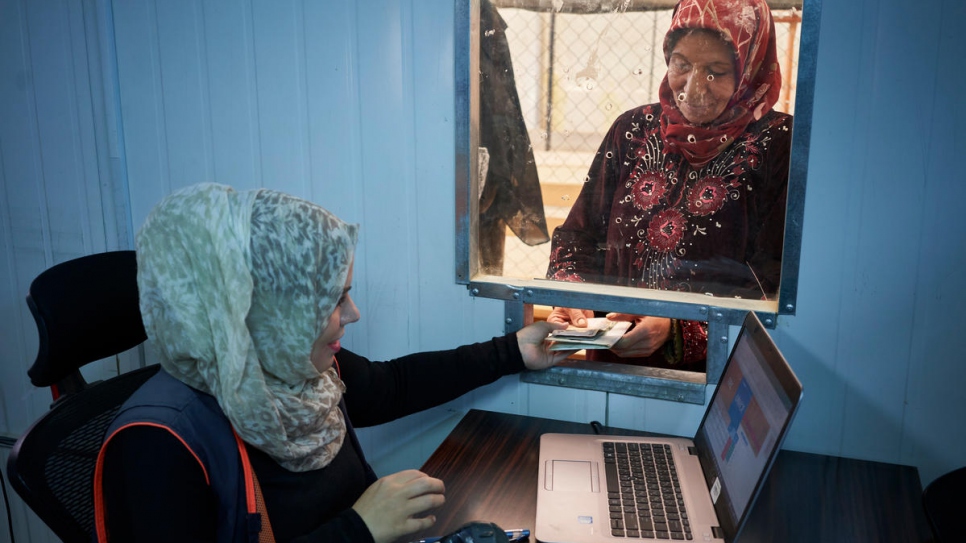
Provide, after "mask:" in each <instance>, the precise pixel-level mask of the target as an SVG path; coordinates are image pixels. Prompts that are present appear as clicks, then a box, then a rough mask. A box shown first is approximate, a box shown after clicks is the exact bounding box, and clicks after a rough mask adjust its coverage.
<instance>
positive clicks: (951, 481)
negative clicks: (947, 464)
mask: <svg viewBox="0 0 966 543" xmlns="http://www.w3.org/2000/svg"><path fill="white" fill-rule="evenodd" d="M964 488H966V467H961V468H959V469H956V470H953V471H950V472H949V473H946V474H944V475H940V476H939V477H937V478H936V479H934V480H933V482H931V483H929V484H928V485H926V489H925V490H923V491H922V506H923V508H924V509H925V510H926V518H927V519H929V525H930V527H931V528H932V531H933V535H935V536H936V541H937V543H949V542H952V541H962V540H963V527H962V521H963V520H962V519H963V512H964V511H966V495H964V494H963V489H964Z"/></svg>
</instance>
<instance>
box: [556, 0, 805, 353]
mask: <svg viewBox="0 0 966 543" xmlns="http://www.w3.org/2000/svg"><path fill="white" fill-rule="evenodd" d="M664 56H665V59H666V61H667V66H668V69H667V74H666V75H665V77H664V79H663V81H662V82H661V86H660V102H659V103H656V104H649V105H645V106H640V107H637V108H634V109H632V110H630V111H627V112H625V113H624V114H622V115H621V116H620V117H618V119H617V120H616V121H615V122H614V124H613V125H612V126H611V128H610V130H609V131H608V133H607V135H606V137H605V138H604V140H603V142H602V143H601V145H600V148H599V150H598V151H597V155H596V156H595V158H594V161H593V164H592V165H591V167H590V172H589V174H588V178H587V182H586V183H585V184H584V186H583V188H582V190H581V192H580V195H579V196H578V198H577V199H576V201H575V203H574V206H573V208H572V209H571V211H570V214H569V215H568V217H567V220H566V221H565V222H564V223H563V224H562V225H561V226H560V227H558V228H557V229H556V230H555V231H554V234H553V241H552V246H551V252H550V266H549V268H548V270H547V277H548V278H550V279H555V280H560V281H586V282H592V283H604V284H612V285H621V286H630V287H641V288H649V289H659V290H674V291H681V292H695V293H703V294H706V295H710V296H725V297H729V298H732V297H740V298H753V299H766V298H773V297H774V296H775V295H776V293H777V290H778V282H779V274H780V271H781V254H782V241H783V236H784V221H785V195H786V189H787V185H788V167H789V150H790V145H791V134H792V132H791V128H792V118H791V116H790V115H787V114H784V113H779V112H777V111H775V110H773V109H772V106H774V104H775V103H776V101H777V100H778V96H779V91H780V89H781V74H780V71H779V66H778V59H777V53H776V47H775V30H774V23H773V22H772V16H771V11H770V10H769V8H768V5H767V4H766V3H765V1H764V0H727V1H726V0H682V1H681V2H680V3H679V4H678V5H677V7H676V8H675V10H674V13H673V16H672V20H671V26H670V29H669V30H668V32H667V34H666V35H665V38H664ZM589 316H593V312H590V311H586V310H580V309H570V308H555V309H554V311H553V312H552V313H551V315H550V317H549V318H548V320H549V321H550V322H557V323H573V324H575V325H577V326H583V325H584V323H585V322H586V321H585V320H584V319H586V318H587V317H589ZM608 318H611V319H614V320H628V321H631V322H633V323H634V324H633V326H632V328H631V329H630V330H629V331H628V332H627V333H626V334H625V335H624V336H623V337H622V338H621V340H620V341H619V342H618V343H617V344H616V345H615V346H614V347H613V348H612V349H611V351H610V352H607V351H594V352H588V357H589V358H592V359H598V360H608V361H616V362H622V363H630V364H638V365H647V366H658V367H677V368H687V369H703V364H704V360H705V357H706V353H707V331H706V328H705V325H704V324H703V323H700V322H689V321H677V320H671V319H666V318H660V317H648V316H638V315H627V314H610V315H608Z"/></svg>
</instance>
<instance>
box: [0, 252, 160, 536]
mask: <svg viewBox="0 0 966 543" xmlns="http://www.w3.org/2000/svg"><path fill="white" fill-rule="evenodd" d="M27 305H28V306H29V307H30V311H31V313H32V314H33V316H34V319H35V320H36V323H37V332H38V334H39V336H40V345H39V350H38V353H37V359H36V361H35V362H34V363H33V365H32V366H31V367H30V369H29V370H28V371H27V374H28V375H29V376H30V382H31V383H33V384H34V386H38V387H50V388H51V393H52V394H53V397H54V401H53V404H52V405H51V410H50V411H49V412H47V413H46V414H45V415H44V416H42V417H41V418H40V419H39V420H38V421H36V422H35V423H34V424H33V425H31V426H30V428H28V429H27V431H26V432H25V433H24V434H23V435H22V436H21V437H20V438H19V439H18V440H17V443H16V444H15V445H14V447H13V450H12V451H11V452H10V457H9V458H8V460H7V473H8V474H9V477H10V484H11V486H12V487H13V488H14V490H16V491H17V493H18V494H19V495H20V496H21V498H23V500H24V502H25V503H26V504H27V505H28V506H29V507H30V508H31V509H33V511H34V512H35V513H37V515H38V516H39V517H40V519H41V520H43V521H44V523H45V524H47V526H49V527H50V529H51V530H53V532H54V534H56V535H57V537H59V538H61V539H62V540H63V541H65V542H67V543H71V542H74V541H77V542H84V543H89V542H90V541H91V538H92V534H93V532H94V501H93V498H94V491H93V479H94V465H95V463H96V460H97V453H98V451H99V450H100V447H101V443H102V442H103V440H104V433H105V431H106V430H107V426H108V425H109V424H110V423H111V421H112V420H113V418H114V415H115V414H116V413H117V410H118V408H119V407H120V406H121V404H122V403H124V401H125V400H126V399H127V398H128V397H129V396H130V395H131V394H132V393H133V392H134V391H135V390H137V388H138V387H139V386H141V384H142V383H143V382H144V381H146V380H147V379H148V378H150V377H151V376H152V375H154V374H155V373H156V372H157V371H158V366H157V365H152V366H148V367H145V368H140V369H138V370H135V371H131V372H127V373H124V374H122V375H120V376H117V377H113V378H111V379H108V380H105V381H98V382H95V383H90V384H89V383H87V382H86V381H85V380H84V378H83V376H82V375H81V373H80V368H81V367H82V366H84V365H86V364H89V363H91V362H94V361H96V360H100V359H103V358H108V357H111V356H116V355H117V354H119V353H122V352H124V351H126V350H128V349H131V348H133V347H136V346H137V345H139V344H141V343H143V342H144V341H145V340H146V339H147V335H146V334H145V331H144V324H143V322H142V321H141V312H140V310H139V308H138V290H137V261H136V259H135V253H134V251H114V252H107V253H99V254H94V255H89V256H84V257H81V258H77V259H74V260H70V261H67V262H63V263H61V264H58V265H56V266H53V267H51V268H49V269H48V270H46V271H44V272H43V273H41V274H40V275H38V276H37V277H36V278H35V279H34V281H33V282H32V283H31V285H30V291H29V293H28V295H27Z"/></svg>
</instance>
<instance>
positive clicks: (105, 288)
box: [27, 251, 147, 398]
mask: <svg viewBox="0 0 966 543" xmlns="http://www.w3.org/2000/svg"><path fill="white" fill-rule="evenodd" d="M27 306H28V307H29V308H30V312H31V313H32V314H33V316H34V320H35V321H36V323H37V333H38V335H39V339H40V345H39V348H38V350H37V359H36V360H35V361H34V363H33V365H32V366H31V367H30V369H29V370H27V375H29V376H30V382H31V383H33V385H34V386H38V387H51V391H52V392H53V393H54V396H55V398H56V397H57V396H59V395H60V394H65V393H69V392H73V391H74V390H76V389H79V388H84V387H85V386H86V385H87V383H86V382H85V381H84V380H83V378H82V377H81V375H80V371H79V369H80V368H81V367H82V366H84V365H85V364H89V363H91V362H94V361H95V360H100V359H102V358H107V357H109V356H113V355H116V354H118V353H121V352H124V351H126V350H128V349H130V348H132V347H135V346H137V345H139V344H141V343H143V342H144V341H145V340H146V339H147V335H146V333H145V331H144V323H143V322H142V320H141V311H140V309H139V306H138V285H137V259H136V257H135V252H134V251H111V252H107V253H97V254H93V255H88V256H83V257H80V258H75V259H74V260H68V261H67V262H62V263H60V264H57V265H55V266H52V267H50V268H48V269H47V270H45V271H44V272H43V273H41V274H40V275H38V276H37V277H36V278H35V279H34V280H33V282H32V283H31V284H30V290H29V292H28V293H27Z"/></svg>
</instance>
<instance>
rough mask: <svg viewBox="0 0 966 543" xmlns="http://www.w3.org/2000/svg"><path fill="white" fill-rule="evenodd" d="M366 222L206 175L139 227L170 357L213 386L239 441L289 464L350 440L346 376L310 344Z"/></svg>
mask: <svg viewBox="0 0 966 543" xmlns="http://www.w3.org/2000/svg"><path fill="white" fill-rule="evenodd" d="M357 235H358V227H357V225H350V224H346V223H344V222H342V221H341V220H339V219H338V218H337V217H335V216H334V215H332V214H331V213H329V212H328V211H326V210H325V209H323V208H321V207H319V206H317V205H315V204H312V203H310V202H307V201H305V200H300V199H298V198H295V197H293V196H289V195H287V194H283V193H280V192H276V191H272V190H267V189H256V190H251V191H243V192H238V191H235V190H234V189H232V188H231V187H227V186H224V185H216V184H210V183H208V184H201V185H195V186H192V187H188V188H186V189H183V190H180V191H178V192H175V193H173V194H171V195H170V196H168V197H167V198H165V199H164V200H163V201H162V202H161V203H160V204H158V205H157V207H155V208H154V210H153V211H152V212H151V214H150V215H149V216H148V218H147V220H146V221H145V223H144V225H143V226H142V227H141V230H140V231H139V232H138V235H137V260H138V289H139V291H140V305H141V314H142V317H143V319H144V326H145V328H146V329H147V333H148V338H149V339H150V341H151V342H152V344H153V346H154V347H155V348H156V349H157V351H158V353H159V356H160V358H161V366H162V367H163V368H164V369H165V371H167V372H168V373H170V374H171V375H172V376H174V377H175V378H177V379H179V380H180V381H182V382H184V383H186V384H187V385H189V386H191V387H194V388H196V389H198V390H201V391H203V392H206V393H209V394H212V395H213V396H214V397H215V398H217V400H218V404H219V405H220V406H221V408H222V410H223V411H224V412H225V415H227V417H228V419H229V420H230V421H231V423H232V426H233V427H234V428H235V431H236V432H238V434H239V435H240V436H241V438H242V439H243V440H244V441H245V442H247V443H249V444H251V445H254V446H255V447H257V448H259V449H261V450H263V451H265V452H266V453H268V454H269V455H270V456H271V457H272V458H274V459H275V460H276V461H277V462H278V463H279V464H280V465H282V466H283V467H285V468H286V469H288V470H290V471H308V470H313V469H319V468H322V467H325V466H326V465H328V464H329V462H331V461H332V459H333V458H334V457H335V455H336V453H338V451H339V449H340V448H341V447H342V442H343V440H344V438H345V428H346V427H345V420H344V419H343V416H342V411H341V410H340V409H339V401H340V400H341V398H342V393H343V391H344V385H343V384H342V381H341V380H340V379H339V377H338V375H337V373H336V371H335V369H333V368H329V369H328V370H326V371H325V372H322V373H320V372H319V371H318V370H317V369H316V368H315V366H313V364H312V362H311V361H310V359H309V355H310V353H311V351H312V343H313V342H314V341H315V339H316V338H317V337H318V335H319V334H320V333H321V332H322V330H323V329H324V328H325V325H326V323H327V322H328V319H329V316H330V315H331V314H332V313H333V311H334V310H335V307H336V304H337V303H338V301H339V298H340V297H341V296H342V291H343V288H344V286H345V281H346V278H347V276H348V273H349V268H350V265H351V264H352V257H353V251H354V249H355V244H356V239H357Z"/></svg>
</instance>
